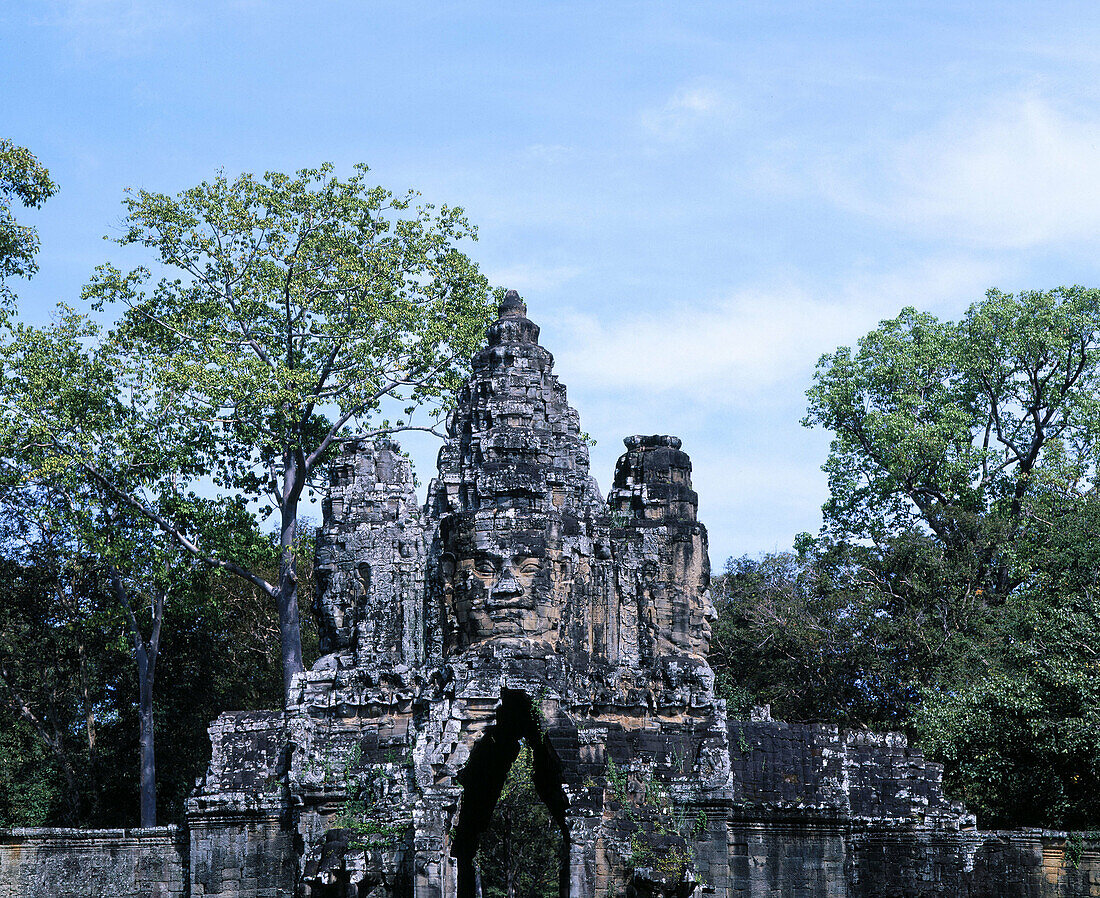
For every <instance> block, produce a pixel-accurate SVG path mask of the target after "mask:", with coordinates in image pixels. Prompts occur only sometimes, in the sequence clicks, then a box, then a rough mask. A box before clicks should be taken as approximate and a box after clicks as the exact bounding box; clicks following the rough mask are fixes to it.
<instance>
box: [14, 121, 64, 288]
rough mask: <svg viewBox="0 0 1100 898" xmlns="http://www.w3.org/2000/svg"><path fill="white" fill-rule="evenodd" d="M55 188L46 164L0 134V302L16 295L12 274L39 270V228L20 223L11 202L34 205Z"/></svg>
mask: <svg viewBox="0 0 1100 898" xmlns="http://www.w3.org/2000/svg"><path fill="white" fill-rule="evenodd" d="M56 192H57V185H56V184H55V183H54V182H53V180H52V179H51V178H50V173H49V172H48V171H47V170H46V168H45V166H43V165H42V163H41V162H39V161H38V159H37V158H35V156H34V154H33V153H32V152H31V151H30V150H28V149H26V148H25V147H21V146H17V145H16V144H14V143H12V141H10V140H8V139H7V138H0V306H8V305H10V304H11V302H12V301H13V300H14V298H15V294H14V291H13V290H12V288H11V286H10V284H9V283H7V281H8V279H9V278H12V277H24V278H27V277H30V276H31V275H33V274H34V273H35V272H36V271H37V270H38V263H37V262H36V260H35V255H36V254H37V252H38V232H37V231H36V230H35V229H34V228H33V227H31V226H30V225H25V224H20V223H19V222H18V221H17V220H16V218H15V215H14V213H13V212H12V206H13V205H14V204H15V203H16V202H18V203H19V204H20V205H21V206H24V207H26V208H31V209H36V208H38V207H39V206H41V205H42V203H44V202H45V201H46V200H47V199H49V198H50V197H51V196H53V195H54V193H56Z"/></svg>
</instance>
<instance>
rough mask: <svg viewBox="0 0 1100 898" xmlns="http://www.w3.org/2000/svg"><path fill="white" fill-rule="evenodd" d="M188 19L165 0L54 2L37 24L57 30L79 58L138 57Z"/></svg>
mask: <svg viewBox="0 0 1100 898" xmlns="http://www.w3.org/2000/svg"><path fill="white" fill-rule="evenodd" d="M188 20H189V18H188V15H187V13H186V12H185V10H184V9H183V8H181V7H180V6H179V5H178V4H177V3H174V2H168V0H58V2H54V3H52V4H50V6H49V12H48V13H47V14H46V15H45V16H43V17H42V18H41V19H40V20H39V24H41V25H46V26H49V27H53V28H56V29H58V31H60V32H61V33H62V34H63V35H64V36H65V39H66V40H67V41H68V43H69V46H70V48H71V49H72V50H73V51H74V52H76V53H79V54H95V55H100V54H106V55H111V56H131V55H138V54H141V53H143V52H146V51H148V50H149V41H150V39H151V38H152V37H154V36H159V35H162V34H167V33H172V32H176V31H178V30H179V29H180V28H182V27H183V26H184V25H185V24H186V23H187V22H188Z"/></svg>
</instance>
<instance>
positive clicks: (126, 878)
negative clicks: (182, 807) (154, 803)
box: [0, 826, 188, 898]
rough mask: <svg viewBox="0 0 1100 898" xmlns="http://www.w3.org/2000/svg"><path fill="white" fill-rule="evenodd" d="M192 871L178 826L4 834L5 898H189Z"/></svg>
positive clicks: (1, 895)
mask: <svg viewBox="0 0 1100 898" xmlns="http://www.w3.org/2000/svg"><path fill="white" fill-rule="evenodd" d="M187 868H188V863H187V837H186V835H184V834H183V833H182V832H181V831H180V830H179V828H178V827H175V826H160V827H156V828H153V829H97V830H81V829H14V830H7V831H3V832H0V898H184V896H187V895H188V872H187Z"/></svg>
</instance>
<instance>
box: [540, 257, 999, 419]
mask: <svg viewBox="0 0 1100 898" xmlns="http://www.w3.org/2000/svg"><path fill="white" fill-rule="evenodd" d="M998 274H1001V275H1003V271H1002V270H999V269H996V268H994V267H993V266H991V265H989V264H986V263H983V262H980V261H974V260H971V259H953V258H946V259H943V258H941V259H933V260H928V261H925V262H922V263H920V264H918V265H914V266H910V267H909V268H907V269H902V270H897V271H894V272H891V273H881V272H855V273H853V274H851V275H849V276H848V277H847V278H846V279H845V281H844V282H843V283H841V284H839V285H834V286H832V287H829V286H828V285H820V286H813V287H811V286H808V285H804V284H799V283H795V282H790V281H788V282H778V283H772V284H767V285H763V286H758V287H755V288H744V289H739V290H737V291H735V292H733V293H731V294H730V295H729V296H728V297H726V298H725V299H722V300H718V301H715V302H712V303H707V304H700V303H685V304H683V305H681V306H678V307H673V308H668V309H667V310H665V311H663V312H661V313H656V314H653V313H651V314H636V315H634V316H631V317H622V316H620V317H616V318H609V317H597V316H595V315H591V314H588V313H577V312H574V313H570V314H567V315H565V316H564V317H563V319H562V322H561V324H562V326H563V327H564V329H565V330H566V331H567V332H568V333H569V338H568V339H567V340H562V341H560V345H561V346H564V347H566V348H565V349H564V350H562V351H560V352H559V353H558V358H559V362H558V370H559V371H568V372H569V377H570V378H571V379H572V380H573V381H575V382H578V383H599V384H601V387H602V388H603V389H612V390H621V391H624V392H631V393H635V392H637V393H641V394H650V395H656V396H667V395H669V394H670V393H671V394H678V395H681V396H685V397H693V398H694V399H695V400H696V401H701V402H704V403H719V404H724V405H733V406H737V405H744V404H750V403H751V404H755V403H759V402H760V401H761V399H762V398H766V395H767V393H768V392H770V391H773V390H779V389H785V390H788V391H789V390H792V389H794V390H798V391H801V390H802V389H805V386H806V383H807V377H808V373H809V372H810V371H812V369H813V366H814V364H815V363H816V361H817V359H818V358H819V357H820V355H821V354H822V353H825V352H829V351H832V350H833V349H835V348H836V347H837V346H838V345H842V344H846V343H847V344H850V343H854V342H855V341H856V340H857V339H858V338H859V337H860V336H862V335H863V334H864V333H866V331H868V330H869V329H871V328H872V327H874V326H875V325H876V324H877V323H878V321H880V320H881V319H882V318H885V317H892V316H894V315H896V314H897V313H898V311H899V310H900V309H901V308H902V307H903V306H906V305H915V306H918V307H920V308H925V309H929V308H933V309H934V308H941V309H942V308H948V309H949V310H950V311H951V312H952V313H955V312H956V311H957V310H958V309H961V308H963V307H965V305H967V304H969V303H970V302H973V301H976V300H978V299H980V298H981V296H982V295H983V293H984V291H985V290H986V289H987V288H988V287H989V286H991V285H992V283H993V282H994V281H995V280H997V278H998Z"/></svg>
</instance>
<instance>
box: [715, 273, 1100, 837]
mask: <svg viewBox="0 0 1100 898" xmlns="http://www.w3.org/2000/svg"><path fill="white" fill-rule="evenodd" d="M807 395H808V399H809V407H808V414H807V416H806V419H805V422H804V423H805V424H807V425H808V426H822V427H825V428H827V429H828V430H830V431H832V433H833V441H832V445H831V448H830V451H829V455H828V458H827V459H826V462H825V465H824V470H825V471H826V472H827V474H828V476H829V498H828V501H827V502H826V504H825V506H824V508H823V518H824V524H823V527H822V531H821V533H820V534H819V535H818V536H817V537H816V538H815V537H810V536H809V535H803V536H801V537H800V538H799V539H798V540H797V545H796V551H795V552H794V553H779V554H776V555H769V556H765V557H763V558H760V559H750V558H742V559H738V560H731V562H730V564H729V566H728V567H727V572H726V574H725V575H724V576H722V577H720V578H716V593H717V596H716V597H717V599H718V601H717V605H718V607H719V615H720V616H719V621H718V623H717V625H716V627H715V638H714V649H713V653H712V660H713V661H714V663H715V667H716V673H717V675H718V684H719V687H720V688H722V689H723V690H724V692H725V694H726V696H727V697H728V698H729V700H730V701H731V707H734V708H735V709H737V710H739V711H741V712H742V713H744V712H747V710H748V708H749V707H750V706H751V705H752V704H756V703H764V702H771V703H773V706H774V707H773V713H775V714H776V716H779V717H789V718H795V719H803V720H806V719H822V720H829V721H834V722H837V723H843V724H847V725H870V726H876V727H882V728H892V729H898V728H900V729H904V730H906V731H907V732H908V733H909V735H910V736H911V737H912V738H914V739H916V740H918V742H919V744H921V745H922V746H923V747H924V749H925V750H926V752H927V753H928V754H929V755H930V756H931V757H933V758H934V759H937V760H941V761H943V762H944V763H945V765H946V771H945V782H946V783H947V785H948V787H949V788H950V789H951V790H952V791H953V792H954V794H956V795H957V796H958V797H960V798H963V799H965V800H966V801H967V803H968V806H969V807H970V808H971V810H974V811H975V812H977V813H978V815H979V822H980V823H982V824H983V825H994V826H1001V825H1020V824H1025V825H1048V826H1067V825H1074V826H1079V825H1085V824H1095V823H1097V822H1098V821H1100V807H1098V806H1097V805H1096V802H1095V800H1094V799H1093V798H1092V796H1094V795H1095V794H1097V792H1098V789H1100V751H1097V750H1096V746H1097V745H1098V744H1100V742H1098V739H1097V736H1098V735H1100V730H1098V723H1097V716H1096V713H1095V707H1096V702H1095V699H1096V696H1097V695H1098V693H1097V691H1096V690H1097V686H1098V685H1100V681H1098V680H1097V677H1096V669H1097V668H1096V660H1095V653H1096V649H1095V637H1094V634H1095V633H1096V632H1097V629H1098V624H1100V620H1098V618H1097V616H1096V615H1097V611H1098V610H1100V609H1098V608H1097V606H1096V602H1095V598H1096V597H1095V595H1094V593H1095V587H1096V574H1095V572H1096V560H1097V559H1098V558H1100V536H1098V535H1097V534H1098V533H1100V530H1098V529H1097V527H1096V523H1097V518H1096V515H1097V514H1098V513H1100V512H1098V509H1100V498H1098V497H1097V495H1096V482H1097V473H1098V470H1097V453H1098V449H1100V420H1098V417H1097V410H1098V408H1100V406H1098V399H1100V291H1098V290H1091V289H1085V288H1082V287H1068V288H1066V287H1062V288H1058V289H1055V290H1050V291H1028V292H1023V293H1019V294H1015V295H1014V294H1007V293H1001V292H999V291H996V290H991V291H990V292H989V293H988V294H987V295H986V297H985V299H984V300H983V301H981V302H978V303H975V304H974V305H973V306H971V307H970V308H969V309H968V310H967V312H966V314H965V315H964V316H963V317H962V318H961V319H960V320H959V321H958V322H947V321H940V320H938V319H937V318H935V317H934V316H932V315H929V314H927V313H922V312H918V311H916V310H914V309H904V310H903V311H902V312H901V314H900V315H899V316H898V317H897V318H894V319H891V320H887V321H883V322H882V323H881V324H880V325H879V327H877V328H876V329H875V330H873V331H871V332H870V333H868V334H867V335H866V336H864V337H863V338H862V339H861V340H860V341H859V343H858V344H857V346H856V347H855V348H854V349H851V348H848V347H841V348H839V349H837V350H836V352H833V353H829V354H827V355H825V356H823V357H822V359H821V361H820V362H819V364H818V368H817V373H816V374H815V377H814V383H813V385H812V386H811V388H810V390H809V391H808V394H807Z"/></svg>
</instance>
